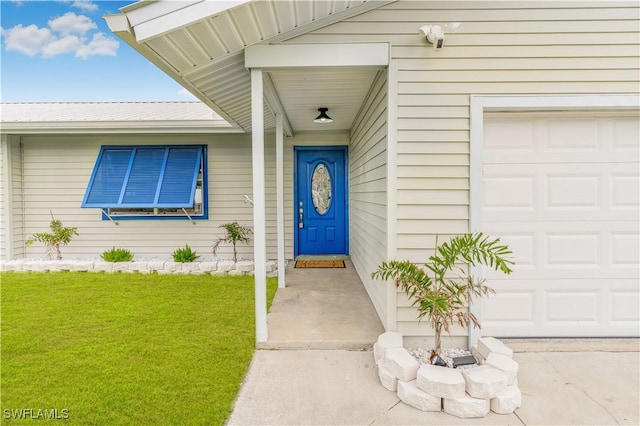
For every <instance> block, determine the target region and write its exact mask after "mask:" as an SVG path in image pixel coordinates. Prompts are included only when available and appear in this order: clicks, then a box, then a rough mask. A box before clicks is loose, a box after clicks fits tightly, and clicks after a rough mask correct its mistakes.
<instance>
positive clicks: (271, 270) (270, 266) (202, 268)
mask: <svg viewBox="0 0 640 426" xmlns="http://www.w3.org/2000/svg"><path fill="white" fill-rule="evenodd" d="M277 268H278V263H277V262H275V261H271V260H270V261H267V262H266V271H267V276H268V277H275V276H277ZM0 271H2V272H5V271H16V272H65V271H76V272H107V273H114V272H125V273H133V272H139V273H143V274H149V273H157V274H210V275H253V271H254V263H253V261H252V260H241V261H238V262H233V261H232V260H203V261H195V262H184V263H182V262H173V261H168V260H161V259H160V260H140V261H137V260H134V261H132V262H105V261H104V260H86V259H71V260H64V259H63V260H37V259H16V260H4V261H0Z"/></svg>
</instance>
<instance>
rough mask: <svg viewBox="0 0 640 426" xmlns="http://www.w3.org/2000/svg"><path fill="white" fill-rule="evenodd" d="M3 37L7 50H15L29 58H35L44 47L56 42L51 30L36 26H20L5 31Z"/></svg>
mask: <svg viewBox="0 0 640 426" xmlns="http://www.w3.org/2000/svg"><path fill="white" fill-rule="evenodd" d="M2 35H3V37H4V43H5V47H6V49H7V50H15V51H16V52H21V53H24V54H25V55H29V56H35V55H36V54H37V53H38V52H40V51H41V50H42V47H43V46H45V45H46V44H48V43H50V42H51V41H54V40H55V37H54V36H53V34H52V33H51V30H49V29H48V28H38V27H37V26H36V25H34V24H31V25H29V26H26V27H23V26H22V25H21V24H18V25H16V26H15V27H13V28H9V29H8V30H3V31H2Z"/></svg>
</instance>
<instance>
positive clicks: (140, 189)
mask: <svg viewBox="0 0 640 426" xmlns="http://www.w3.org/2000/svg"><path fill="white" fill-rule="evenodd" d="M202 151H203V147H201V146H168V147H164V146H163V147H158V146H135V147H132V146H103V147H102V148H101V149H100V153H99V154H98V159H97V160H96V164H95V166H94V168H93V173H92V174H91V179H90V180H89V185H88V187H87V192H86V193H85V195H84V199H83V201H82V207H100V208H155V207H157V208H180V207H191V206H193V203H194V197H195V192H196V185H197V182H198V172H199V171H200V162H201V161H202Z"/></svg>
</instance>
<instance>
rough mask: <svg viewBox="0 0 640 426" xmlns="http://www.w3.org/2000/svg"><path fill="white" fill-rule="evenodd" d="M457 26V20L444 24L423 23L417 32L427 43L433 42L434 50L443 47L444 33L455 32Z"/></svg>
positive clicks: (458, 24)
mask: <svg viewBox="0 0 640 426" xmlns="http://www.w3.org/2000/svg"><path fill="white" fill-rule="evenodd" d="M459 26H460V23H459V22H452V23H450V24H446V25H444V26H440V25H423V26H421V27H420V28H419V29H418V34H420V35H421V36H422V37H425V38H426V39H427V41H428V42H429V43H431V44H433V49H434V50H440V49H442V48H443V47H444V39H445V36H444V33H445V32H448V33H455V32H456V31H457V30H458V27H459Z"/></svg>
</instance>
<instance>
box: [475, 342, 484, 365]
mask: <svg viewBox="0 0 640 426" xmlns="http://www.w3.org/2000/svg"><path fill="white" fill-rule="evenodd" d="M471 354H472V355H473V356H474V357H476V359H477V360H478V364H480V365H482V364H484V363H485V361H486V358H485V357H484V356H482V354H481V353H480V351H479V350H478V344H477V343H476V344H475V345H473V346H472V347H471Z"/></svg>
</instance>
